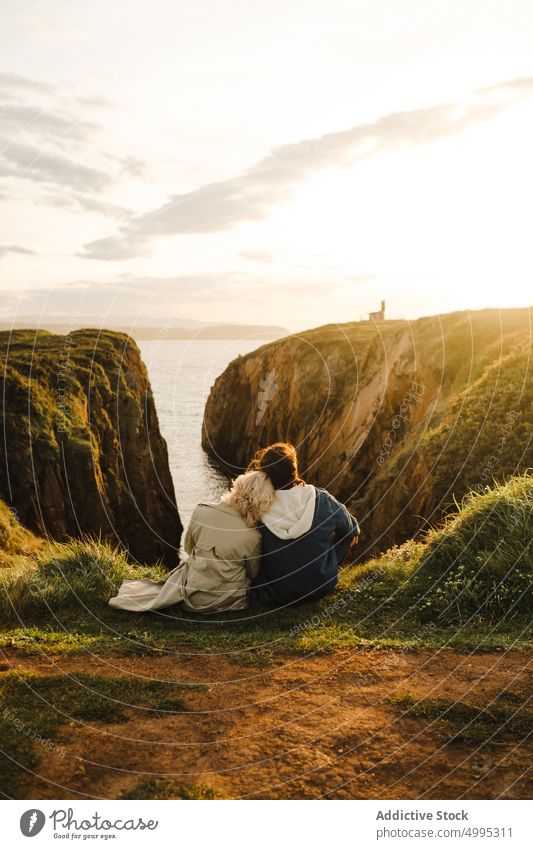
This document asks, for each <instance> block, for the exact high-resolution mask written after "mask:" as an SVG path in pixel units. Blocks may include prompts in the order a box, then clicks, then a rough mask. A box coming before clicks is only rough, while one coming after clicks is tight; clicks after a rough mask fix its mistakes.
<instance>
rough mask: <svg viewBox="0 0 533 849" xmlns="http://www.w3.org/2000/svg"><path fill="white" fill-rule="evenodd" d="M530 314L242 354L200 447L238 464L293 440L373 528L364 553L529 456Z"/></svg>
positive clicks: (383, 330) (345, 331) (323, 333)
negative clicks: (277, 443)
mask: <svg viewBox="0 0 533 849" xmlns="http://www.w3.org/2000/svg"><path fill="white" fill-rule="evenodd" d="M530 333H531V331H530V312H529V310H527V309H524V310H501V311H500V310H481V311H478V312H460V313H451V314H448V315H442V316H433V317H429V318H422V319H418V320H416V321H412V322H409V321H384V322H379V323H373V322H354V323H351V324H342V325H328V326H326V327H322V328H317V329H316V330H310V331H307V332H304V333H301V334H297V335H293V336H289V337H287V338H285V339H282V340H279V341H276V342H273V343H271V344H268V345H264V346H262V347H261V348H259V349H257V350H256V351H253V352H252V353H250V354H247V355H246V356H244V357H239V358H237V359H236V360H234V361H233V362H232V363H230V365H229V366H228V367H227V369H226V370H225V371H224V373H223V374H222V375H220V377H218V378H217V380H216V381H215V384H214V386H213V387H212V390H211V393H210V396H209V399H208V402H207V405H206V408H205V415H204V423H203V436H202V441H203V446H204V448H205V450H206V451H208V452H209V453H210V454H211V455H212V456H213V457H215V458H216V459H217V460H218V462H219V463H221V464H222V465H223V466H224V467H226V468H227V469H229V470H230V471H231V472H233V473H237V472H238V471H240V470H241V469H242V468H243V467H245V466H246V465H247V463H248V461H249V459H250V457H251V456H252V455H253V454H254V453H255V451H256V450H257V448H258V447H260V446H263V445H267V444H268V443H271V442H275V441H277V440H290V441H291V442H293V444H294V445H295V446H296V447H297V449H298V454H299V457H300V463H301V471H302V472H303V474H304V476H305V478H306V480H308V481H309V482H310V483H314V484H316V485H318V486H323V487H326V488H327V489H329V490H330V491H331V492H332V493H333V494H334V495H336V496H337V497H339V498H340V499H341V500H342V501H344V502H345V503H346V504H348V505H349V506H350V507H351V508H352V509H353V510H354V512H356V514H357V516H358V518H359V519H360V521H361V523H362V526H363V529H364V540H363V543H364V544H363V545H361V547H360V553H361V557H364V556H366V555H368V554H369V553H376V552H378V551H381V550H384V549H386V548H388V547H389V546H390V545H392V544H394V543H399V542H402V541H404V540H405V539H407V538H409V537H412V536H416V535H417V534H420V533H421V532H422V531H424V530H426V529H427V528H428V527H429V526H430V525H431V524H434V523H436V522H437V521H439V520H440V519H441V518H442V517H443V515H444V514H445V513H446V512H447V511H448V509H449V508H450V507H451V506H452V505H453V502H454V499H456V498H461V496H462V495H463V494H464V493H465V492H466V491H467V490H468V489H469V488H471V487H478V488H479V487H483V486H485V485H490V484H491V483H492V480H493V478H495V477H496V478H498V479H502V478H504V477H505V476H507V475H510V474H517V473H519V472H520V471H522V470H525V469H526V468H528V467H531V466H532V465H533V451H532V443H531V433H532V424H533V381H532V379H531V377H532V374H531V369H532V365H531V335H530Z"/></svg>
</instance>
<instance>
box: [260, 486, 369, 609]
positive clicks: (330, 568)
mask: <svg viewBox="0 0 533 849" xmlns="http://www.w3.org/2000/svg"><path fill="white" fill-rule="evenodd" d="M259 530H260V532H261V537H262V556H261V567H260V570H259V574H258V576H257V578H255V579H254V581H253V582H252V585H251V588H250V590H249V592H248V601H249V604H250V606H251V607H262V606H276V607H282V606H285V605H290V604H301V603H305V602H310V601H315V600H316V599H319V598H322V596H325V595H327V593H330V592H331V591H332V590H333V589H334V588H335V586H336V584H337V580H338V576H339V556H340V559H342V557H343V555H344V554H345V553H346V552H347V550H348V546H349V543H350V541H351V540H352V538H353V537H354V536H358V535H359V533H360V531H359V525H358V523H357V519H355V518H354V517H353V516H352V515H351V514H350V513H349V512H348V510H347V509H346V507H344V505H343V504H341V503H340V502H339V501H337V499H336V498H334V497H333V496H332V495H330V494H329V492H326V490H325V489H318V488H316V487H311V486H309V485H306V486H305V491H304V488H303V487H293V488H292V489H290V490H278V492H277V493H276V501H275V502H274V505H273V508H271V510H270V511H269V512H268V513H267V514H266V515H265V516H264V517H263V523H262V524H261V525H260V526H259Z"/></svg>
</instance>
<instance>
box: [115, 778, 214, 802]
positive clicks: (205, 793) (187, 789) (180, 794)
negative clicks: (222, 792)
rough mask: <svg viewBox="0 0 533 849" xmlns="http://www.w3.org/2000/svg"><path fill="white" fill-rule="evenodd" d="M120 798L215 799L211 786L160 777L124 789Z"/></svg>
mask: <svg viewBox="0 0 533 849" xmlns="http://www.w3.org/2000/svg"><path fill="white" fill-rule="evenodd" d="M119 798H120V799H188V800H190V799H216V793H215V791H214V790H213V788H212V787H208V786H206V785H205V784H189V785H185V786H178V785H176V784H173V783H172V782H169V781H165V780H164V779H161V778H151V779H149V780H148V781H142V782H140V783H139V784H136V785H135V787H132V788H131V790H128V791H126V792H125V793H123V794H122V795H121V796H120V797H119Z"/></svg>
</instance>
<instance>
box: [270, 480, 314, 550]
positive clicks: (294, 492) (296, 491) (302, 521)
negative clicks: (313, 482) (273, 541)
mask: <svg viewBox="0 0 533 849" xmlns="http://www.w3.org/2000/svg"><path fill="white" fill-rule="evenodd" d="M315 501H316V489H315V487H314V486H310V485H309V484H307V483H306V484H304V485H303V486H293V487H292V488H291V489H278V490H277V492H276V497H275V498H274V501H273V502H272V504H271V506H270V508H269V509H268V510H267V512H266V513H265V515H264V516H263V517H262V522H263V524H265V525H266V526H267V528H268V530H269V531H272V533H273V534H275V536H277V537H279V538H280V539H295V538H296V537H300V536H301V535H302V534H305V533H307V531H308V530H310V528H311V525H312V524H313V517H314V515H315Z"/></svg>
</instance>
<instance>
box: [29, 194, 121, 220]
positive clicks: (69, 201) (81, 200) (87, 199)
mask: <svg viewBox="0 0 533 849" xmlns="http://www.w3.org/2000/svg"><path fill="white" fill-rule="evenodd" d="M43 203H46V204H48V205H49V206H57V207H64V208H66V209H73V210H76V211H79V210H84V211H86V212H97V213H99V214H100V215H105V216H107V217H108V218H114V219H120V218H123V219H128V218H131V212H130V210H129V209H127V208H126V207H125V206H119V205H118V204H116V203H109V202H108V201H105V200H101V199H100V198H95V197H93V196H91V195H86V194H83V193H81V192H75V191H73V192H69V194H67V195H62V194H55V195H54V194H52V193H48V194H45V195H44V196H43Z"/></svg>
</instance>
